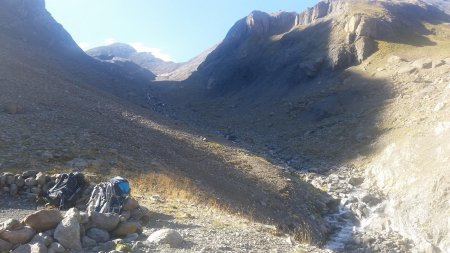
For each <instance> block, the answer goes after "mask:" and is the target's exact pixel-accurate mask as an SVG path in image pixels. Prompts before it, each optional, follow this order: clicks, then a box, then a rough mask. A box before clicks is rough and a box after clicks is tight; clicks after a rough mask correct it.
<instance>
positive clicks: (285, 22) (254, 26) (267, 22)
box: [224, 11, 297, 42]
mask: <svg viewBox="0 0 450 253" xmlns="http://www.w3.org/2000/svg"><path fill="white" fill-rule="evenodd" d="M296 16H297V14H296V13H295V12H278V13H273V14H269V13H266V12H262V11H253V12H251V13H250V14H249V15H248V16H247V17H245V18H243V19H241V20H239V21H238V22H237V23H236V24H235V25H234V26H233V27H232V28H231V29H230V31H229V32H228V34H227V36H226V37H225V40H224V42H231V41H236V40H240V39H243V38H247V37H249V36H272V35H276V34H282V33H285V32H288V31H289V30H291V29H292V27H294V25H295V20H296Z"/></svg>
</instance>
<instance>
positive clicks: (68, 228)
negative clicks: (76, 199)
mask: <svg viewBox="0 0 450 253" xmlns="http://www.w3.org/2000/svg"><path fill="white" fill-rule="evenodd" d="M72 209H74V208H72ZM72 209H71V210H72ZM68 214H69V215H68ZM68 214H67V213H66V215H65V217H64V219H63V220H62V221H61V222H60V223H59V224H58V226H57V227H56V229H55V234H54V237H55V239H56V240H57V241H58V242H59V243H60V244H61V245H62V246H64V248H66V249H71V250H81V238H80V223H79V222H78V220H79V217H77V215H76V214H77V212H76V211H74V210H72V212H71V211H70V210H69V211H68Z"/></svg>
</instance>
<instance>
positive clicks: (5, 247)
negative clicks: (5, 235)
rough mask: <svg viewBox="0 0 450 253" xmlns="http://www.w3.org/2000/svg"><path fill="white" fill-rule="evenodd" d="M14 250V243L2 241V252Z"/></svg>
mask: <svg viewBox="0 0 450 253" xmlns="http://www.w3.org/2000/svg"><path fill="white" fill-rule="evenodd" d="M12 248H13V244H12V243H10V242H8V241H5V240H2V239H0V252H4V251H6V252H9V251H10V250H11V249H12Z"/></svg>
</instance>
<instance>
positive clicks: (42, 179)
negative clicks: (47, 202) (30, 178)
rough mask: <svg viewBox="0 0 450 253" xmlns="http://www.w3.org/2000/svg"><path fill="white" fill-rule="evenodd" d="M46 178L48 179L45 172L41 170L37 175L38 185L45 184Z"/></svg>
mask: <svg viewBox="0 0 450 253" xmlns="http://www.w3.org/2000/svg"><path fill="white" fill-rule="evenodd" d="M46 180H47V178H46V177H45V174H44V173H42V172H39V173H38V174H37V175H36V181H37V183H38V185H41V186H43V185H45V181H46Z"/></svg>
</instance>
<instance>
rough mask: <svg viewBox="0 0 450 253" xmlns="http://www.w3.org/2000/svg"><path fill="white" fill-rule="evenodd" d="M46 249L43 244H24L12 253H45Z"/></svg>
mask: <svg viewBox="0 0 450 253" xmlns="http://www.w3.org/2000/svg"><path fill="white" fill-rule="evenodd" d="M47 252H48V249H47V247H46V246H45V245H44V244H41V243H33V244H24V245H21V246H19V247H17V248H16V249H15V250H13V252H12V253H47Z"/></svg>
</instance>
